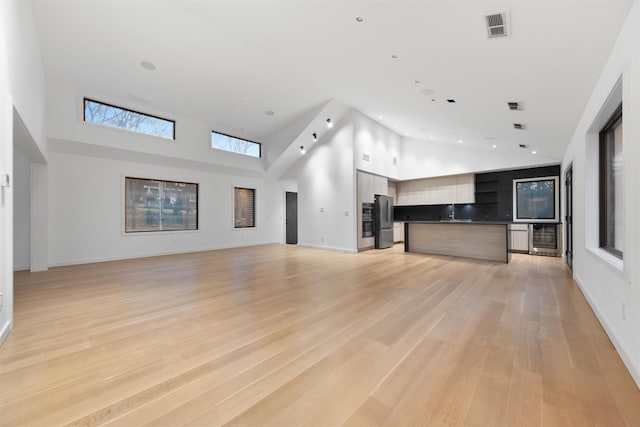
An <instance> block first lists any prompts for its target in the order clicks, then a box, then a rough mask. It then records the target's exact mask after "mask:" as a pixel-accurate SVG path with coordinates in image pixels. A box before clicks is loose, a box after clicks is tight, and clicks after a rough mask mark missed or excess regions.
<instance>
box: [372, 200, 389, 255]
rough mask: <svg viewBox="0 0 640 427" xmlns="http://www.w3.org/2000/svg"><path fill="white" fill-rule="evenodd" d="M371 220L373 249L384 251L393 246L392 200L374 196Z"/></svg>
mask: <svg viewBox="0 0 640 427" xmlns="http://www.w3.org/2000/svg"><path fill="white" fill-rule="evenodd" d="M373 220H374V227H375V232H374V236H375V248H376V249H384V248H390V247H391V246H393V199H392V198H391V197H389V196H383V195H380V194H376V195H375V203H374V208H373Z"/></svg>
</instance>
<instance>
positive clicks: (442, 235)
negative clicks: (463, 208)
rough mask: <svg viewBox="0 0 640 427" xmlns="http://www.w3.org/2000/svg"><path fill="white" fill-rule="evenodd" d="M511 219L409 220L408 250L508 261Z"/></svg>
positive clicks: (405, 243)
mask: <svg viewBox="0 0 640 427" xmlns="http://www.w3.org/2000/svg"><path fill="white" fill-rule="evenodd" d="M508 248H509V223H508V222H483V221H473V222H471V221H464V220H455V221H406V222H405V223H404V250H405V252H419V253H425V254H432V255H448V256H457V257H463V258H475V259H482V260H488V261H500V262H505V263H508V262H509V259H510V257H511V254H510V253H509V249H508Z"/></svg>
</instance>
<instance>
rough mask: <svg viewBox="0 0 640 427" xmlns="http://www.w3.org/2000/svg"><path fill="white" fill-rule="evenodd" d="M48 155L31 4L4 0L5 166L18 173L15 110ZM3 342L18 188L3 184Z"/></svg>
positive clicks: (0, 135) (0, 128)
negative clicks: (14, 158)
mask: <svg viewBox="0 0 640 427" xmlns="http://www.w3.org/2000/svg"><path fill="white" fill-rule="evenodd" d="M14 108H15V109H16V110H17V111H19V112H20V116H21V119H22V120H23V121H24V123H25V125H26V127H27V129H28V130H29V132H30V133H31V135H33V138H34V140H35V142H36V144H37V146H38V148H39V149H40V150H41V151H42V153H43V156H44V155H46V151H47V147H46V139H45V128H44V121H45V120H44V73H43V68H42V62H41V59H40V53H39V47H38V43H37V35H36V32H35V27H34V22H33V17H32V14H31V4H30V3H29V2H18V1H2V2H0V172H4V173H9V174H10V176H11V177H12V178H13V112H14ZM0 235H1V236H2V238H1V239H0V292H1V293H2V299H3V304H2V311H1V312H0V343H1V342H3V341H4V339H5V338H6V336H7V334H8V333H9V331H10V330H11V328H12V324H13V188H3V189H0Z"/></svg>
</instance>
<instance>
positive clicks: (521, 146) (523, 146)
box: [518, 144, 529, 148]
mask: <svg viewBox="0 0 640 427" xmlns="http://www.w3.org/2000/svg"><path fill="white" fill-rule="evenodd" d="M518 145H519V146H520V148H529V146H528V145H527V144H518Z"/></svg>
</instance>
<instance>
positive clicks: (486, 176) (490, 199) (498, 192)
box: [394, 165, 561, 221]
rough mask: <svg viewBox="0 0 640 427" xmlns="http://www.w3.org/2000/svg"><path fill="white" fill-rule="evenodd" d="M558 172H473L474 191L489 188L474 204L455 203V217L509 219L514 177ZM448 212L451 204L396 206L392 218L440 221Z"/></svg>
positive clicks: (548, 168)
mask: <svg viewBox="0 0 640 427" xmlns="http://www.w3.org/2000/svg"><path fill="white" fill-rule="evenodd" d="M559 175H560V165H555V166H545V167H539V168H528V169H516V170H509V171H500V172H488V173H479V174H476V191H478V190H479V189H480V188H487V189H489V190H490V191H489V192H483V193H482V194H480V193H477V194H476V203H469V204H458V205H455V217H456V219H471V220H473V221H512V220H513V180H514V179H521V178H537V177H544V176H559ZM479 183H481V184H480V185H478V184H479ZM559 190H561V189H559ZM480 191H485V190H482V189H481V190H480ZM450 213H451V205H450V204H443V205H416V206H395V208H394V221H439V220H443V219H444V220H446V219H448V218H449V214H450Z"/></svg>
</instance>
